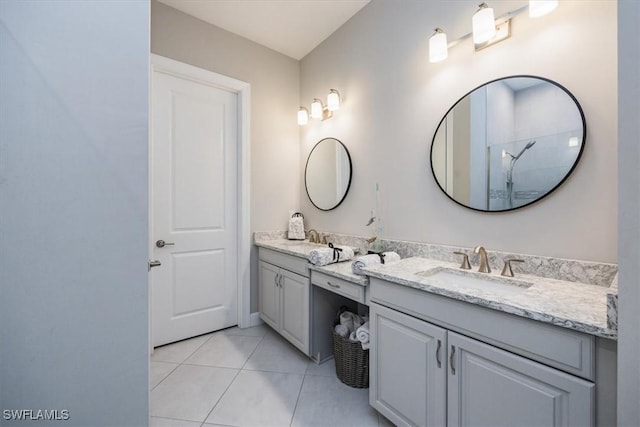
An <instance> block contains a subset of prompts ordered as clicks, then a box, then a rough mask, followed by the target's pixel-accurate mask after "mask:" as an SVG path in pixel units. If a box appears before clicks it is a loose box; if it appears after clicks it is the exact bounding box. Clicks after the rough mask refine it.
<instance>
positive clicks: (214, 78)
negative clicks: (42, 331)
mask: <svg viewBox="0 0 640 427" xmlns="http://www.w3.org/2000/svg"><path fill="white" fill-rule="evenodd" d="M150 60H151V67H150V79H149V82H150V85H151V84H153V75H154V72H161V73H165V74H169V75H171V76H175V77H179V78H182V79H187V80H191V81H193V82H196V83H203V84H207V85H209V86H214V87H217V88H219V89H223V90H227V91H230V92H234V93H236V94H237V96H238V142H239V145H238V147H237V149H238V206H237V208H238V209H237V210H238V213H237V215H238V222H237V224H238V229H237V242H238V253H237V265H236V269H237V279H238V326H239V327H241V328H246V327H249V326H252V325H251V294H250V292H251V282H250V274H251V261H250V254H251V221H250V211H251V206H250V201H251V200H250V190H251V187H250V183H251V174H250V167H251V156H250V154H251V151H250V126H249V124H250V118H251V104H250V101H251V85H250V84H249V83H247V82H243V81H240V80H236V79H233V78H231V77H227V76H224V75H222V74H218V73H214V72H213V71H209V70H205V69H202V68H198V67H194V66H192V65H188V64H185V63H182V62H178V61H175V60H173V59H169V58H166V57H163V56H160V55H156V54H153V53H152V54H151V55H150ZM149 94H150V95H149V206H148V212H149V236H150V239H149V254H150V255H151V254H152V253H153V252H152V250H153V243H152V242H151V240H152V237H151V236H152V230H153V223H152V221H153V219H152V215H151V214H152V209H151V208H152V206H153V204H152V200H151V197H152V194H153V191H152V190H153V188H152V185H153V181H152V179H151V171H152V168H151V166H152V164H151V162H152V158H153V156H152V153H153V146H152V141H153V134H152V133H153V123H152V121H153V114H152V109H153V102H152V101H153V100H152V99H151V97H152V96H153V91H152V90H151V88H150V90H149ZM150 284H151V275H149V285H150ZM152 292H153V289H152V288H151V286H149V301H151V293H152ZM148 311H149V327H150V328H151V316H152V315H153V314H152V313H151V304H150V303H149V310H148ZM149 340H150V343H151V342H152V341H151V340H152V337H151V329H149ZM151 351H153V346H152V345H151Z"/></svg>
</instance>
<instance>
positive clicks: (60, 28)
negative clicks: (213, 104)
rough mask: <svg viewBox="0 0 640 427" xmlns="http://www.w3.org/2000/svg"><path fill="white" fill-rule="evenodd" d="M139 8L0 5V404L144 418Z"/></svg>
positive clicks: (8, 1) (143, 109)
mask: <svg viewBox="0 0 640 427" xmlns="http://www.w3.org/2000/svg"><path fill="white" fill-rule="evenodd" d="M148 34H149V5H148V3H145V2H77V1H55V2H53V1H46V2H42V1H18V0H3V1H1V2H0V57H1V58H2V60H1V62H0V91H1V93H0V99H1V102H0V152H1V155H0V218H1V221H0V235H1V236H2V238H0V411H4V410H11V409H15V410H18V409H32V410H34V411H37V410H39V409H40V410H45V409H46V410H56V409H57V410H59V411H62V410H68V411H69V417H70V418H69V420H68V421H66V422H64V421H52V422H43V421H34V422H28V421H7V420H4V412H3V414H2V416H1V417H0V424H2V425H20V426H23V425H53V424H55V425H65V426H66V425H69V426H71V425H74V426H88V425H91V426H100V425H110V426H125V425H126V426H136V425H138V426H141V425H146V424H147V422H148V363H149V362H148V338H147V336H148V320H147V265H146V264H147V203H146V200H147V122H148V108H147V105H148V91H147V86H148V58H149V35H148Z"/></svg>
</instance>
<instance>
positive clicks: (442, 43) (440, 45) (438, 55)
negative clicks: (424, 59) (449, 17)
mask: <svg viewBox="0 0 640 427" xmlns="http://www.w3.org/2000/svg"><path fill="white" fill-rule="evenodd" d="M433 31H434V33H433V35H432V36H431V38H430V39H429V62H440V61H444V60H445V59H447V56H448V55H449V51H448V47H447V34H446V33H445V32H444V31H442V28H436V29H435V30H433Z"/></svg>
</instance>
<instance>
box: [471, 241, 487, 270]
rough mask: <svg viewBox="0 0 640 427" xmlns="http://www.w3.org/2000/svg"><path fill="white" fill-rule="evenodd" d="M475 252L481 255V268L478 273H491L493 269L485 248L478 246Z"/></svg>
mask: <svg viewBox="0 0 640 427" xmlns="http://www.w3.org/2000/svg"><path fill="white" fill-rule="evenodd" d="M473 252H474V253H477V254H479V255H480V267H478V271H479V272H480V273H491V267H490V266H489V260H488V259H487V250H486V249H485V248H484V247H483V246H476V247H475V249H474V250H473Z"/></svg>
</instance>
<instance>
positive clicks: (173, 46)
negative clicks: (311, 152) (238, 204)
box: [151, 1, 306, 312]
mask: <svg viewBox="0 0 640 427" xmlns="http://www.w3.org/2000/svg"><path fill="white" fill-rule="evenodd" d="M151 52H153V53H155V54H158V55H161V56H165V57H168V58H171V59H175V60H177V61H181V62H185V63H187V64H190V65H194V66H196V67H200V68H204V69H207V70H210V71H214V72H216V73H219V74H223V75H226V76H229V77H233V78H235V79H238V80H242V81H245V82H249V83H250V84H251V158H252V160H251V231H252V232H253V231H269V230H286V229H287V225H288V215H289V211H290V210H292V211H298V210H299V206H300V191H303V192H304V185H303V186H302V190H301V185H300V184H301V181H300V180H299V179H297V177H298V176H300V162H299V158H300V144H299V138H300V136H299V135H300V134H299V129H298V125H297V119H296V114H297V112H298V107H299V104H298V103H299V98H300V65H299V62H298V61H296V60H295V59H292V58H289V57H288V56H285V55H282V54H280V53H277V52H275V51H273V50H271V49H267V48H266V47H263V46H261V45H259V44H256V43H254V42H252V41H249V40H247V39H245V38H242V37H240V36H237V35H235V34H232V33H230V32H228V31H225V30H223V29H221V28H218V27H215V26H213V25H211V24H208V23H206V22H204V21H200V20H198V19H196V18H193V17H191V16H189V15H187V14H184V13H182V12H180V11H178V10H176V9H173V8H171V7H169V6H166V5H164V4H162V3H158V2H156V1H152V2H151ZM305 197H306V195H305ZM251 259H252V261H251V311H252V312H255V311H257V310H258V300H257V277H258V270H257V261H256V259H257V252H256V249H255V248H253V249H252V254H251Z"/></svg>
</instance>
